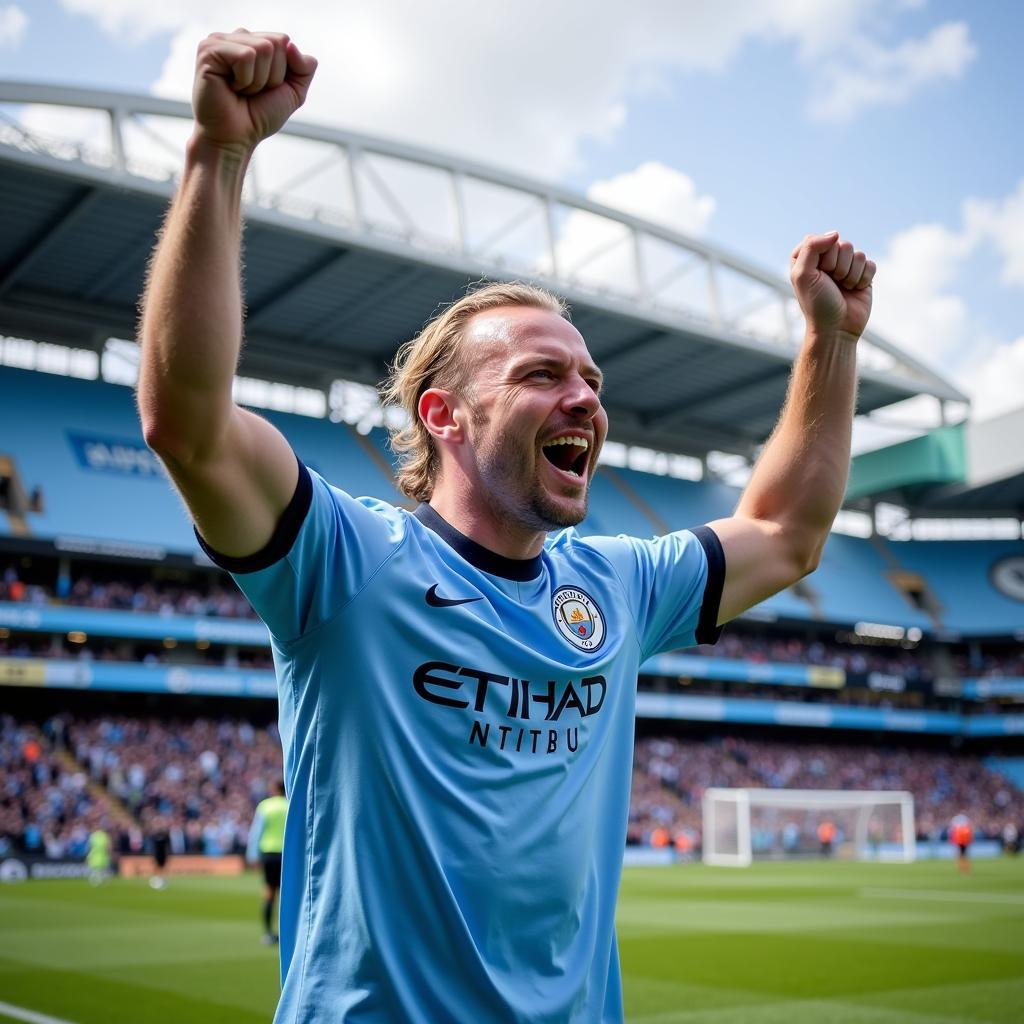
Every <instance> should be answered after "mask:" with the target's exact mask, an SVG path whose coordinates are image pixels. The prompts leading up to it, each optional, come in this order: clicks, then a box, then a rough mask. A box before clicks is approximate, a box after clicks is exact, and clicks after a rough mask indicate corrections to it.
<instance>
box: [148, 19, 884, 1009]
mask: <svg viewBox="0 0 1024 1024" xmlns="http://www.w3.org/2000/svg"><path fill="white" fill-rule="evenodd" d="M315 68H316V61H315V60H314V59H313V58H312V57H309V56H306V55H304V54H303V53H302V52H301V51H300V50H299V48H298V47H297V46H296V45H295V43H294V42H292V41H290V40H289V39H288V37H287V36H284V35H278V34H274V33H259V32H248V31H245V30H238V31H236V32H232V33H228V34H215V35H213V36H210V37H208V38H207V39H206V40H204V41H203V42H202V43H201V44H200V46H199V53H198V58H197V64H196V77H195V85H194V92H193V106H194V112H195V127H194V132H193V135H192V137H191V140H190V141H189V143H188V146H187V150H186V156H185V167H184V172H183V174H182V178H181V184H180V187H179V189H178V194H177V196H176V198H175V199H174V201H173V203H172V206H171V209H170V212H169V213H168V216H167V220H166V223H165V225H164V229H163V233H162V237H161V239H160V242H159V244H158V247H157V251H156V254H155V257H154V259H153V262H152V265H151V270H150V276H149V280H148V283H147V289H146V294H145V297H144V303H143V317H142V328H141V331H142V338H141V340H142V365H141V373H140V378H139V392H138V401H139V408H140V414H141V418H142V424H143V430H144V433H145V437H146V440H147V442H148V443H149V445H150V446H151V447H152V448H153V450H154V451H155V452H157V454H158V455H159V456H160V457H161V458H162V460H163V461H164V463H165V464H166V466H167V468H168V470H169V472H170V475H171V477H172V479H173V481H174V483H175V486H176V487H177V489H178V491H179V492H180V493H181V495H182V497H183V498H184V500H185V502H186V504H187V506H188V508H189V510H190V512H191V514H192V517H193V519H194V521H195V524H196V529H197V533H198V536H199V537H200V538H201V543H202V545H203V547H204V548H205V550H206V551H207V552H208V553H209V554H210V557H211V558H213V559H214V560H215V561H216V562H217V563H218V564H219V565H221V566H223V567H224V568H225V569H228V570H229V571H231V572H232V573H233V575H234V577H235V579H236V580H237V582H238V584H239V586H240V587H241V588H242V590H243V591H244V592H245V594H246V596H247V597H248V598H249V600H250V601H251V602H252V604H253V606H254V607H255V608H256V610H257V611H258V612H259V614H260V615H261V617H262V618H263V620H264V621H265V622H266V624H267V626H268V628H269V630H270V633H271V637H272V644H273V648H274V658H275V662H276V665H277V671H278V680H279V695H280V726H281V735H282V741H283V745H284V753H285V778H286V782H287V784H288V793H289V797H290V804H289V808H288V815H287V820H286V825H285V838H284V851H285V852H284V863H283V873H282V884H281V912H280V928H281V931H280V934H281V971H282V991H281V1000H280V1003H279V1006H278V1010H277V1016H276V1018H275V1019H276V1021H278V1022H279V1024H280V1022H289V1024H291V1022H303V1024H306V1022H311V1021H321V1020H324V1019H326V1016H325V1015H329V1016H330V1019H332V1020H338V1021H341V1020H345V1021H351V1022H357V1021H358V1022H377V1024H380V1022H394V1021H399V1020H400V1021H407V1022H423V1024H427V1022H432V1024H436V1022H437V1021H497V1020H501V1021H517V1022H527V1021H529V1022H533V1024H540V1022H550V1024H554V1022H559V1024H564V1022H590V1021H598V1020H600V1021H604V1022H609V1021H621V1020H622V1019H623V1009H622V993H621V984H620V972H619V960H618V952H617V948H616V940H615V929H614V913H615V900H616V892H617V888H618V882H619V876H620V872H621V862H622V852H623V847H624V844H625V835H626V820H627V810H628V804H629V792H630V773H631V766H632V749H633V728H634V718H635V691H636V677H637V671H638V668H639V665H640V664H641V662H642V661H643V660H644V659H645V658H647V657H649V656H650V655H652V654H654V653H655V652H657V651H662V650H668V649H672V648H678V647H686V646H689V645H692V644H694V643H708V642H713V641H714V640H715V639H716V638H717V637H718V635H719V632H720V625H721V623H723V622H725V621H727V620H728V619H731V618H733V617H734V616H736V615H738V614H739V613H740V612H742V611H744V610H745V609H747V608H749V607H751V606H752V605H754V604H757V603H758V602H759V601H762V600H763V599H765V598H766V597H768V596H769V595H771V594H773V593H775V592H777V591H779V590H782V589H783V588H785V587H787V586H790V585H791V584H793V583H794V582H795V581H797V580H798V579H800V578H801V577H802V576H804V575H806V574H807V573H808V572H810V571H812V570H813V569H814V567H815V566H816V564H817V562H818V559H819V556H820V553H821V549H822V547H823V545H824V543H825V540H826V538H827V536H828V531H829V527H830V525H831V523H832V519H833V517H834V516H835V514H836V511H837V510H838V508H839V505H840V502H841V500H842V497H843V493H844V489H845V485H846V477H847V471H848V465H849V456H850V429H851V422H852V418H853V411H854V396H855V390H856V370H855V362H856V342H857V338H858V336H859V335H860V334H861V332H862V331H863V330H864V327H865V325H866V322H867V318H868V313H869V310H870V307H871V280H872V277H873V275H874V272H875V267H874V264H873V263H871V262H870V261H868V260H867V259H866V258H865V256H864V254H863V253H862V252H858V251H856V250H855V249H854V247H853V246H852V245H850V244H849V243H848V242H846V241H842V240H840V238H839V236H838V233H836V232H831V233H828V234H824V235H811V236H808V237H806V238H805V239H804V240H803V241H802V242H801V243H800V244H799V245H798V246H797V247H796V248H795V249H794V251H793V254H792V260H791V263H792V274H791V278H792V282H793V286H794V289H795V291H796V295H797V298H798V299H799V301H800V304H801V306H802V308H803V311H804V314H805V317H806V320H807V333H806V339H805V342H804V345H803V348H802V350H801V352H800V354H799V356H798V358H797V360H796V364H795V366H794V370H793V377H792V381H791V384H790V389H789V395H788V398H787V401H786V405H785V408H784V411H783V413H782V416H781V419H780V421H779V424H778V427H777V428H776V430H775V433H774V435H773V437H772V439H771V440H770V441H769V443H768V444H767V446H766V447H765V450H764V452H763V454H762V455H761V458H760V460H759V462H758V465H757V467H756V469H755V471H754V473H753V476H752V477H751V480H750V484H749V485H748V487H747V489H746V491H745V493H744V495H743V497H742V499H741V501H740V503H739V506H738V508H737V510H736V512H735V514H734V515H733V516H731V517H729V518H726V519H721V520H718V521H717V522H713V523H710V524H708V525H706V526H698V527H696V528H695V529H693V530H684V531H680V532H678V533H672V534H669V535H667V536H665V537H662V538H660V539H657V540H653V541H651V540H636V539H629V538H623V537H618V538H611V537H586V538H585V537H582V536H580V535H579V534H578V533H577V532H576V531H575V530H574V529H572V527H573V526H575V525H576V524H578V523H579V522H581V521H582V520H583V518H584V516H585V515H586V511H587V495H588V490H589V487H590V483H591V480H592V479H593V475H594V472H595V470H596V467H597V463H598V453H599V452H600V449H601V444H602V442H603V441H604V439H605V435H606V433H607V430H608V419H607V415H606V413H605V410H604V408H603V406H602V404H601V372H600V369H599V368H598V367H597V366H596V364H595V362H594V360H593V359H592V358H591V356H590V353H589V351H588V349H587V345H586V343H585V341H584V339H583V338H582V336H581V335H580V334H579V332H578V331H577V330H576V329H575V328H574V327H573V326H572V324H571V323H570V321H569V320H568V318H567V316H566V315H565V310H564V307H563V306H562V304H561V303H560V302H559V300H558V299H556V298H555V297H554V296H552V295H550V294H548V293H546V292H543V291H541V290H539V289H537V288H533V287H530V286H527V285H517V284H498V285H493V286H489V287H486V288H483V289H481V290H479V291H476V292H473V293H471V294H469V295H467V296H465V297H464V298H463V299H460V300H459V301H458V302H456V303H454V304H453V305H452V306H450V307H449V308H448V309H446V310H445V311H444V312H443V313H442V314H441V315H440V316H438V317H437V318H436V319H435V320H434V321H432V322H431V323H430V324H429V325H427V327H426V328H424V330H423V331H422V332H421V334H420V335H419V336H418V337H417V338H416V339H414V340H413V341H412V342H410V343H409V344H408V345H406V346H405V347H404V348H403V349H402V350H401V351H400V353H399V355H398V357H397V359H396V362H395V366H394V368H393V371H394V372H393V375H392V378H391V380H390V382H389V385H388V397H389V398H390V400H391V401H394V402H398V403H400V404H401V405H402V406H403V407H404V408H405V410H406V412H407V413H408V415H409V422H408V425H407V426H406V427H405V428H404V429H402V430H400V431H399V432H397V433H396V435H395V436H394V437H393V439H392V443H393V445H394V446H395V448H396V450H397V451H398V452H399V453H400V455H401V461H402V466H401V469H400V472H399V475H398V485H399V486H400V487H401V488H402V490H403V491H404V492H405V494H406V495H408V496H409V497H410V498H411V499H412V500H413V501H414V502H419V503H420V504H419V507H418V508H417V509H416V510H415V511H414V512H407V511H406V510H405V509H402V508H395V507H392V506H390V505H388V504H386V503H384V502H380V501H375V500H371V499H367V498H354V497H351V496H350V495H348V494H347V493H345V491H344V490H341V489H339V488H338V487H336V486H333V485H332V484H330V483H328V482H327V481H325V480H324V479H323V478H322V477H320V476H319V475H318V474H317V473H315V472H314V471H313V470H311V469H309V468H308V467H307V466H305V465H304V464H303V463H302V462H301V460H300V459H298V458H297V457H296V455H295V454H294V453H293V452H292V450H291V448H290V447H289V444H288V442H287V441H286V440H285V439H284V437H283V436H282V435H281V434H280V433H278V431H277V430H276V429H275V428H274V427H273V426H272V425H271V424H269V423H268V422H267V421H266V420H264V419H262V418H260V417H258V416H256V415H255V414H253V413H251V412H249V411H247V410H245V409H242V408H240V407H239V406H237V405H235V404H234V402H233V401H232V394H231V385H232V375H233V374H234V372H235V368H236V364H237V362H238V357H239V349H240V344H241V325H242V320H243V315H242V310H243V306H242V297H241V291H240V282H239V277H240V269H239V267H240V245H241V224H240V208H241V190H242V180H243V177H244V174H245V171H246V168H247V166H248V164H249V161H250V159H251V157H252V154H253V151H254V150H255V148H256V146H257V145H258V144H259V143H260V142H261V140H263V139H265V138H267V137H268V136H270V135H272V134H273V133H274V132H276V131H277V130H278V129H280V128H281V126H282V125H283V124H284V123H285V122H286V121H287V120H288V118H289V117H290V116H291V115H292V114H293V113H294V112H295V110H296V109H297V108H298V107H299V106H300V105H301V104H302V102H303V100H304V98H305V96H306V92H307V90H308V88H309V85H310V82H311V80H312V78H313V74H314V71H315ZM291 274H294V268H291V267H290V266H286V265H284V264H282V267H281V275H282V279H284V278H286V277H288V276H289V275H291ZM353 283H354V285H355V287H356V288H358V283H357V282H355V281H354V282H353ZM355 298H356V301H360V299H359V297H358V296H356V297H355ZM362 299H363V300H365V299H366V296H363V297H362ZM375 301H376V302H377V303H378V306H379V312H380V315H381V316H386V315H387V310H388V303H389V296H388V295H386V294H382V295H380V296H379V297H378V298H377V299H376V300H375ZM680 372H681V373H682V372H685V367H681V368H680ZM339 483H341V484H342V485H344V481H343V480H342V481H339Z"/></svg>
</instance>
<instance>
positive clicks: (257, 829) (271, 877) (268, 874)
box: [245, 779, 288, 946]
mask: <svg viewBox="0 0 1024 1024" xmlns="http://www.w3.org/2000/svg"><path fill="white" fill-rule="evenodd" d="M270 789H271V795H270V796H268V797H267V798H266V799H265V800H261V801H260V802H259V804H257V806H256V814H255V816H254V817H253V819H252V825H250V826H249V842H248V844H247V846H246V851H245V859H246V860H247V861H248V862H249V863H250V864H255V863H256V862H257V861H259V863H260V864H261V865H262V867H263V884H264V889H263V944H264V945H266V946H273V945H276V944H277V941H278V933H277V932H276V931H275V930H274V925H273V922H274V901H275V899H276V898H277V894H278V891H279V890H280V888H281V856H282V852H283V850H284V826H285V819H286V818H287V816H288V799H287V797H286V796H285V792H284V783H283V782H281V780H280V779H278V780H276V781H275V782H274V783H273V785H272V786H271V787H270Z"/></svg>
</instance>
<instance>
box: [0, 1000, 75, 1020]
mask: <svg viewBox="0 0 1024 1024" xmlns="http://www.w3.org/2000/svg"><path fill="white" fill-rule="evenodd" d="M0 1013H2V1014H5V1015H6V1016H8V1017H13V1018H14V1019H15V1020H23V1021H25V1024H72V1022H71V1021H69V1020H62V1019H61V1018H60V1017H48V1016H47V1015H46V1014H45V1013H36V1011H35V1010H26V1009H25V1008H24V1007H21V1006H12V1005H11V1004H10V1003H0Z"/></svg>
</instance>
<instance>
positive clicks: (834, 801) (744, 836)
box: [702, 787, 917, 868]
mask: <svg viewBox="0 0 1024 1024" xmlns="http://www.w3.org/2000/svg"><path fill="white" fill-rule="evenodd" d="M702 803H703V815H704V835H703V841H702V855H703V860H704V863H705V864H711V865H714V866H717V867H740V868H745V867H750V865H751V864H752V863H753V860H754V856H753V849H752V846H751V828H750V810H751V808H752V807H773V808H779V809H793V810H801V811H814V810H818V811H828V810H837V809H843V810H849V809H851V808H852V809H858V808H860V809H862V810H863V811H864V813H863V814H860V815H858V819H857V824H856V828H855V835H854V836H853V843H854V849H855V851H857V857H858V859H866V854H864V851H866V850H868V849H869V848H870V846H869V835H868V826H869V823H870V817H871V816H870V812H871V810H872V809H873V808H876V807H883V806H889V807H891V806H893V805H896V806H898V807H899V811H900V828H901V831H902V833H903V843H902V845H901V847H900V848H899V850H898V851H892V850H891V849H887V850H884V851H880V852H879V853H878V855H877V858H875V859H878V860H884V861H888V862H889V863H892V862H896V863H906V864H909V863H910V862H911V861H913V860H914V858H915V856H916V852H917V841H916V836H915V832H914V796H913V794H912V793H909V792H907V791H906V790H883V791H876V790H849V789H725V788H722V787H710V788H708V789H706V790H705V791H704V798H703V802H702ZM724 805H732V810H731V811H730V812H729V813H730V814H731V815H732V816H733V817H734V818H735V822H736V850H735V852H731V851H730V852H724V851H722V850H720V849H716V848H715V840H716V838H717V836H718V832H717V827H718V824H719V822H718V819H719V812H718V808H719V807H720V806H724Z"/></svg>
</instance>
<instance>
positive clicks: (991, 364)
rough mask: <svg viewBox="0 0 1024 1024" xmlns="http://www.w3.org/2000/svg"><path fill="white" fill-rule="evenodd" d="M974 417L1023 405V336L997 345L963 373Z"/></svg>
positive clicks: (994, 413)
mask: <svg viewBox="0 0 1024 1024" xmlns="http://www.w3.org/2000/svg"><path fill="white" fill-rule="evenodd" d="M962 383H963V385H964V388H965V389H966V390H967V392H968V394H969V395H970V396H971V399H972V409H971V415H972V418H974V419H982V420H986V419H991V418H992V417H993V416H998V415H999V414H1000V413H1002V412H1008V411H1009V410H1011V409H1019V408H1021V406H1024V335H1021V336H1020V337H1019V338H1017V339H1016V340H1014V341H1009V342H1005V343H1004V344H1002V345H999V346H997V347H996V348H995V349H994V350H993V351H992V352H991V353H990V354H989V356H988V358H987V359H985V360H984V362H982V363H981V364H980V365H979V366H977V367H968V368H967V369H966V370H965V372H964V375H963V381H962Z"/></svg>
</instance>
